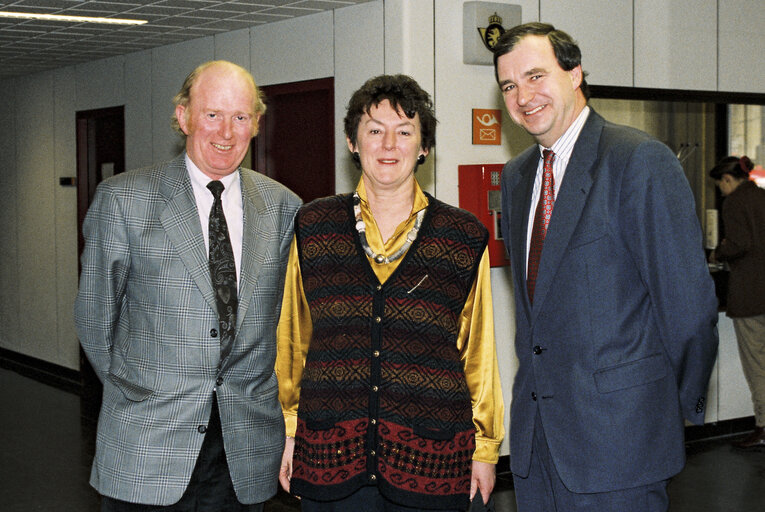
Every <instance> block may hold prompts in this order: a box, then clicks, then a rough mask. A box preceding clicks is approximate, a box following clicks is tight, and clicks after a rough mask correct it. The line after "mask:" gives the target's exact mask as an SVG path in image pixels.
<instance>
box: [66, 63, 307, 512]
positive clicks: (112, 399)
mask: <svg viewBox="0 0 765 512" xmlns="http://www.w3.org/2000/svg"><path fill="white" fill-rule="evenodd" d="M175 104H176V109H175V117H176V119H175V120H174V121H176V122H177V126H176V128H177V129H179V130H180V131H181V132H182V133H183V134H184V135H185V136H186V151H185V152H184V153H183V154H181V155H179V156H178V157H177V158H175V159H174V160H172V161H170V162H166V163H163V164H160V165H157V166H154V167H150V168H145V169H139V170H136V171H131V172H127V173H124V174H120V175H117V176H115V177H113V178H110V179H108V180H105V181H104V182H102V183H101V184H100V185H99V187H98V190H97V192H96V195H95V198H94V199H93V204H92V205H91V207H90V210H89V211H88V215H87V217H86V219H85V223H84V225H83V233H84V235H85V250H84V252H83V255H82V274H81V279H80V288H79V293H78V296H77V301H76V305H75V323H76V326H77V332H78V335H79V338H80V341H81V343H82V346H83V349H84V350H85V352H86V354H87V356H88V359H89V360H90V362H91V363H92V365H93V367H94V368H95V370H96V372H97V373H98V375H99V378H100V379H101V381H102V382H103V384H104V394H103V405H102V407H101V413H100V417H99V421H98V438H97V443H96V455H95V460H94V462H93V470H92V474H91V484H92V485H93V486H94V487H95V488H96V490H98V492H99V493H101V495H102V497H103V499H102V510H104V511H137V510H144V511H146V510H173V511H180V510H183V511H186V510H189V511H191V510H200V511H216V512H219V511H230V510H246V511H252V510H255V511H259V510H262V508H263V502H265V501H266V500H267V499H268V498H270V497H271V496H273V495H274V493H275V492H276V485H277V473H278V470H279V462H280V457H281V453H282V449H283V443H284V423H283V418H282V413H281V409H280V407H279V402H278V400H277V392H278V391H277V385H276V377H275V375H274V361H275V356H276V338H275V336H276V323H277V320H278V318H279V308H280V303H281V296H282V289H283V281H284V272H285V265H286V262H287V253H288V249H289V245H290V241H291V240H292V222H293V218H294V214H295V212H296V210H297V208H298V207H299V206H300V199H299V198H298V197H297V196H295V195H294V194H293V193H292V192H290V191H289V190H287V189H286V188H285V187H283V186H281V185H279V184H278V183H276V182H274V181H272V180H270V179H268V178H266V177H265V176H263V175H261V174H258V173H255V172H254V171H251V170H249V169H243V168H240V164H241V162H242V160H243V159H244V156H245V154H246V153H247V149H248V147H249V144H250V140H251V139H252V137H253V136H255V134H256V133H257V128H258V119H259V117H260V115H261V114H262V113H263V112H264V111H265V105H264V104H263V102H262V99H261V97H260V93H259V90H258V89H257V87H256V85H255V82H254V80H253V79H252V76H251V75H250V74H249V73H248V72H247V71H246V70H244V69H243V68H241V67H239V66H236V65H235V64H232V63H230V62H224V61H214V62H208V63H206V64H203V65H201V66H200V67H198V68H197V69H196V70H194V71H193V72H192V73H191V74H190V75H189V76H188V77H187V79H186V81H185V83H184V84H183V87H182V89H181V92H179V93H178V95H177V96H176V98H175ZM174 124H176V123H174ZM214 180H220V182H221V183H222V184H223V185H224V187H225V188H224V191H223V194H222V198H221V202H222V204H223V211H224V213H225V217H226V220H227V225H228V232H229V234H230V239H231V246H232V248H233V254H234V260H235V263H236V274H237V278H238V280H237V284H238V286H237V290H238V310H237V312H236V313H237V314H236V330H235V334H234V336H233V342H232V343H231V344H230V347H228V346H227V347H224V350H222V349H221V335H222V334H223V333H222V332H220V333H219V330H220V329H221V327H220V325H219V318H218V309H217V306H216V297H215V292H214V290H213V285H212V281H211V273H210V264H209V262H208V249H207V248H208V223H209V215H210V210H211V207H212V204H213V195H212V193H211V192H210V190H208V189H207V188H206V185H207V184H209V183H210V182H212V181H214Z"/></svg>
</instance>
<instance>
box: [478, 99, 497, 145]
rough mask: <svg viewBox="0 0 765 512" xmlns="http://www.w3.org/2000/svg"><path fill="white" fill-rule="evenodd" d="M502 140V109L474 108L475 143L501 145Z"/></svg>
mask: <svg viewBox="0 0 765 512" xmlns="http://www.w3.org/2000/svg"><path fill="white" fill-rule="evenodd" d="M501 141H502V111H501V110H495V109H486V108H474V109H473V144H486V145H499V144H500V143H501Z"/></svg>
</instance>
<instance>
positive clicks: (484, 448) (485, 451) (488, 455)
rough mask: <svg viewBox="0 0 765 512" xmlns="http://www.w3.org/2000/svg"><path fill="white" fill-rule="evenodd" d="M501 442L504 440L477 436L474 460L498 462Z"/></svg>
mask: <svg viewBox="0 0 765 512" xmlns="http://www.w3.org/2000/svg"><path fill="white" fill-rule="evenodd" d="M501 443H502V441H497V440H495V439H486V438H480V437H476V439H475V451H474V452H473V460H475V461H478V462H486V463H488V464H496V463H497V461H498V460H499V445H500V444H501Z"/></svg>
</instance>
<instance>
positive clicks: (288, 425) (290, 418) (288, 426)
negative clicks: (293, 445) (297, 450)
mask: <svg viewBox="0 0 765 512" xmlns="http://www.w3.org/2000/svg"><path fill="white" fill-rule="evenodd" d="M284 430H285V434H286V435H287V436H289V437H295V432H296V431H297V414H293V413H288V412H284Z"/></svg>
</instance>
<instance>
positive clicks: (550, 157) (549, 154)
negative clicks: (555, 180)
mask: <svg viewBox="0 0 765 512" xmlns="http://www.w3.org/2000/svg"><path fill="white" fill-rule="evenodd" d="M542 156H544V159H545V160H544V165H545V167H548V166H550V167H551V166H552V164H553V161H555V153H553V150H552V149H545V150H543V151H542Z"/></svg>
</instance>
